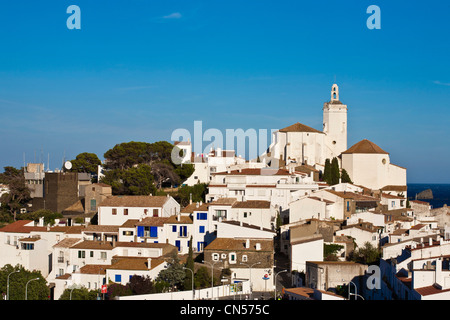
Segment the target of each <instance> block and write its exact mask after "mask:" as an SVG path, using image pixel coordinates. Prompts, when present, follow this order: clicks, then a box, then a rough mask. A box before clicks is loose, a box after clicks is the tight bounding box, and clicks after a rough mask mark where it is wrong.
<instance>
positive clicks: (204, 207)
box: [180, 203, 208, 213]
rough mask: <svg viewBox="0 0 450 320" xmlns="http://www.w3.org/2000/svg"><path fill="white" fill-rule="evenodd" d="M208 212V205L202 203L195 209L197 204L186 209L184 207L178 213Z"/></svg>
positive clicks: (189, 205)
mask: <svg viewBox="0 0 450 320" xmlns="http://www.w3.org/2000/svg"><path fill="white" fill-rule="evenodd" d="M207 210H208V204H206V203H202V204H201V205H200V204H199V205H198V207H197V203H191V204H188V205H187V206H186V207H184V208H183V209H182V210H181V211H180V212H181V213H194V211H207Z"/></svg>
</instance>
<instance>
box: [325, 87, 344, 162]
mask: <svg viewBox="0 0 450 320" xmlns="http://www.w3.org/2000/svg"><path fill="white" fill-rule="evenodd" d="M323 132H324V133H325V134H326V146H327V148H326V149H327V150H326V151H325V152H326V158H330V160H331V158H333V157H337V156H339V155H340V154H341V153H342V152H344V151H345V150H347V105H345V104H343V103H342V102H341V101H340V100H339V87H338V86H337V84H333V86H332V87H331V100H330V101H329V102H325V103H324V104H323Z"/></svg>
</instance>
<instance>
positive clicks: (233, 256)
mask: <svg viewBox="0 0 450 320" xmlns="http://www.w3.org/2000/svg"><path fill="white" fill-rule="evenodd" d="M229 262H230V263H236V253H234V252H233V253H230V256H229Z"/></svg>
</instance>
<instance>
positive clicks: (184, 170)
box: [175, 163, 195, 183]
mask: <svg viewBox="0 0 450 320" xmlns="http://www.w3.org/2000/svg"><path fill="white" fill-rule="evenodd" d="M194 170H195V168H194V165H193V164H190V163H183V164H180V165H178V166H175V173H176V174H177V175H178V176H179V177H180V183H182V182H184V181H186V179H187V178H189V177H190V176H191V175H192V174H193V173H194Z"/></svg>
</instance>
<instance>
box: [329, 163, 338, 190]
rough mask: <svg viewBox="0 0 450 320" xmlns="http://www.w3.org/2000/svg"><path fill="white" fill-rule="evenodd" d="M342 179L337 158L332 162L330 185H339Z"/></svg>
mask: <svg viewBox="0 0 450 320" xmlns="http://www.w3.org/2000/svg"><path fill="white" fill-rule="evenodd" d="M339 178H340V173H339V162H338V159H337V158H333V160H331V175H330V183H329V184H330V185H334V184H338V183H339Z"/></svg>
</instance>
